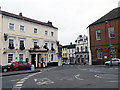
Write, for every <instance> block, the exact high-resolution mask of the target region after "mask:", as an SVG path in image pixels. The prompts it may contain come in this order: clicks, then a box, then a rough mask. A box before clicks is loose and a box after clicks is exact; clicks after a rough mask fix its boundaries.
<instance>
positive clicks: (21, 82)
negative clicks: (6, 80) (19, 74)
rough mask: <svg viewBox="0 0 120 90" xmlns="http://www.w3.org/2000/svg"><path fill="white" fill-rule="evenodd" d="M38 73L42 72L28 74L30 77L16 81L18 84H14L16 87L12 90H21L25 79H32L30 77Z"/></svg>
mask: <svg viewBox="0 0 120 90" xmlns="http://www.w3.org/2000/svg"><path fill="white" fill-rule="evenodd" d="M39 73H42V72H38V73H34V74H30V75H28V76H26V77H24V78H23V79H20V81H18V82H17V83H16V85H15V86H14V87H13V90H14V88H21V87H22V85H23V83H24V82H25V80H27V79H29V78H30V77H32V76H34V75H36V74H39Z"/></svg>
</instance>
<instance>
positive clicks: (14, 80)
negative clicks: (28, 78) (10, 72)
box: [11, 79, 19, 82]
mask: <svg viewBox="0 0 120 90" xmlns="http://www.w3.org/2000/svg"><path fill="white" fill-rule="evenodd" d="M18 80H19V79H15V80H11V81H12V82H14V81H18Z"/></svg>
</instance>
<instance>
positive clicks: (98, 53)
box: [97, 48, 103, 59]
mask: <svg viewBox="0 0 120 90" xmlns="http://www.w3.org/2000/svg"><path fill="white" fill-rule="evenodd" d="M99 50H101V52H100V53H101V54H102V55H101V56H102V57H99ZM97 58H98V59H102V58H103V50H102V48H98V49H97Z"/></svg>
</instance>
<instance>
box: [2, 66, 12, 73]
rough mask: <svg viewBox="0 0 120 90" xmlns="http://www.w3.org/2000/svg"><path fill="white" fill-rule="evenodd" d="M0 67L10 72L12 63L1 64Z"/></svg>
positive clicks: (3, 70)
mask: <svg viewBox="0 0 120 90" xmlns="http://www.w3.org/2000/svg"><path fill="white" fill-rule="evenodd" d="M0 68H1V70H2V72H8V71H11V66H10V65H3V66H2V65H0Z"/></svg>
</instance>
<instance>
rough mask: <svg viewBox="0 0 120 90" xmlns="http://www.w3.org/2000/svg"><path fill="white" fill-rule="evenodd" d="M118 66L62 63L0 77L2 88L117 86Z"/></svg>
mask: <svg viewBox="0 0 120 90" xmlns="http://www.w3.org/2000/svg"><path fill="white" fill-rule="evenodd" d="M118 69H119V68H118V67H107V66H103V67H102V66H88V65H64V66H63V67H62V66H61V67H52V68H48V69H43V70H42V72H36V73H32V74H31V73H28V74H22V75H14V76H6V77H2V88H11V89H13V90H14V88H118Z"/></svg>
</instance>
